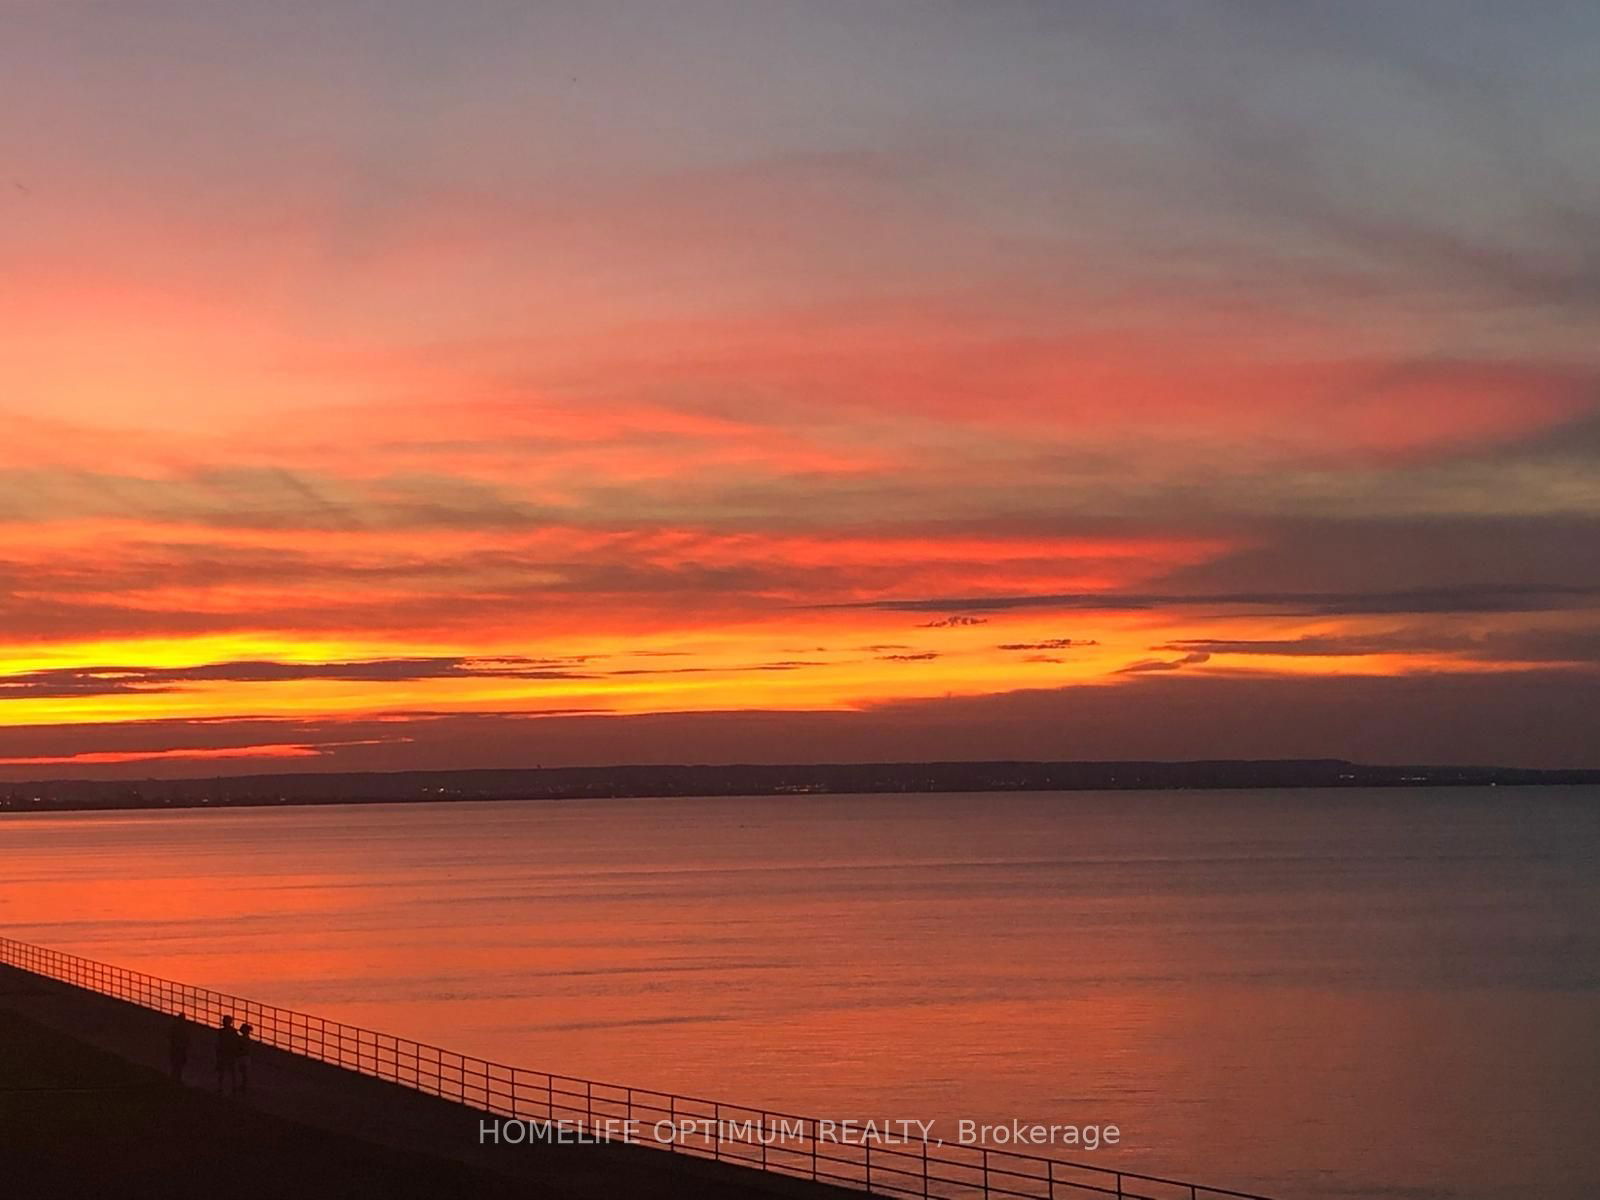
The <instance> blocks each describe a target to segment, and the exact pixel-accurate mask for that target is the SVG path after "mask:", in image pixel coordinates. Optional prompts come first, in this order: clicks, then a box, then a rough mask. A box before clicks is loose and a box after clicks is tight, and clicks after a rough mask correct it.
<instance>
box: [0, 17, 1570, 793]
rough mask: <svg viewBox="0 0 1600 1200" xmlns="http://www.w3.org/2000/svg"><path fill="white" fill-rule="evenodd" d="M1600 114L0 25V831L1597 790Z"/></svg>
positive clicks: (1447, 21)
mask: <svg viewBox="0 0 1600 1200" xmlns="http://www.w3.org/2000/svg"><path fill="white" fill-rule="evenodd" d="M1496 14H1498V15H1496ZM1597 61H1600V7H1596V6H1595V5H1594V4H1592V3H1590V2H1588V0H1583V2H1574V3H1570V4H1566V3H1536V4H1528V5H1522V4H1517V5H1512V4H1503V5H1497V6H1484V5H1467V4H1462V3H1459V2H1458V0H1440V2H1432V0H1408V2H1407V3H1405V4H1393V3H1360V2H1356V0H1347V2H1344V3H1340V4H1337V5H1326V4H1325V5H1308V4H1300V3H1290V2H1284V3H1270V2H1265V0H1260V2H1247V0H1237V2H1233V3H1221V2H1218V3H1208V2H1202V0H1194V2H1183V3H1178V2H1171V3H1158V2H1150V3H1138V4H1090V3H1083V4H1076V3H1065V2H1046V0H1040V2H1027V3H1023V2H1018V3H1008V2H1004V0H983V2H981V3H939V2H933V0H926V2H921V3H896V2H891V0H881V2H880V0H872V2H867V0H852V2H849V3H845V2H833V0H795V2H792V3H766V2H762V0H725V2H711V0H663V2H659V3H657V2H647V0H635V2H633V3H605V2H590V3H572V4H563V3H549V2H540V3H528V2H527V0H505V2H499V3H496V2H488V0H462V2H459V3H452V4H442V3H438V2H437V0H429V2H426V3H424V2H421V0H382V2H378V0H368V2H365V3H356V2H352V0H316V2H315V3H313V2H311V0H274V2H273V3H269V4H217V3H213V2H209V0H206V2H201V0H192V2H167V0H106V2H104V3H88V2H83V0H0V96H3V97H4V104H3V105H0V671H3V674H0V778H7V779H26V778H38V777H50V776H63V775H86V776H89V775H100V776H105V775H126V776H145V775H171V774H191V775H192V774H214V773H235V772H249V771H258V770H344V769H369V768H376V769H399V768H408V767H471V766H480V765H486V766H515V765H533V764H536V763H544V764H547V765H548V764H556V763H604V762H615V761H632V762H640V761H697V762H736V761H760V760H766V761H774V760H778V761H783V760H790V761H806V760H814V759H833V758H839V759H900V758H930V757H931V758H959V759H968V758H999V757H1029V758H1116V757H1151V758H1174V757H1227V756H1250V757H1290V756H1324V757H1335V756H1338V757H1352V758H1363V759H1368V760H1372V761H1391V762H1393V761H1418V762H1440V761H1455V762H1498V763H1507V764H1516V765H1532V766H1600V736H1597V734H1600V718H1597V717H1596V709H1597V707H1600V705H1597V703H1596V702H1597V700H1600V120H1597V119H1596V114H1597V113H1600V71H1597V70H1596V65H1595V64H1596V62H1597Z"/></svg>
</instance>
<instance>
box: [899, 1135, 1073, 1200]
mask: <svg viewBox="0 0 1600 1200" xmlns="http://www.w3.org/2000/svg"><path fill="white" fill-rule="evenodd" d="M922 1200H928V1139H927V1136H926V1135H924V1136H923V1139H922ZM1052 1200H1054V1198H1053V1197H1052Z"/></svg>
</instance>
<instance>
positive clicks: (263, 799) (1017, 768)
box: [0, 759, 1600, 812]
mask: <svg viewBox="0 0 1600 1200" xmlns="http://www.w3.org/2000/svg"><path fill="white" fill-rule="evenodd" d="M1574 783H1600V770H1571V771H1550V770H1523V769H1519V768H1514V767H1440V766H1415V767H1396V766H1365V765H1362V764H1360V763H1351V762H1343V761H1340V760H1338V759H1289V760H1268V761H1226V760H1217V761H1201V762H946V763H806V764H796V765H792V766H767V765H725V766H619V767H554V768H548V769H546V768H528V769H523V770H470V771H400V772H393V773H385V772H375V771H367V772H359V773H349V774H326V775H322V774H304V775H237V776H223V777H219V778H215V779H176V780H146V781H135V782H129V781H126V780H122V781H102V780H87V779H58V780H45V781H41V782H38V783H19V784H8V785H0V810H9V811H13V812H48V811H61V810H67V809H140V808H197V807H201V806H208V807H238V806H259V805H293V804H369V803H381V802H390V803H394V802H399V803H421V802H425V801H426V802H440V801H451V800H569V799H578V798H597V797H624V796H775V795H816V794H830V793H835V794H837V793H861V792H1016V791H1084V790H1110V789H1130V790H1133V789H1173V788H1286V787H1308V788H1341V787H1481V786H1487V785H1496V784H1524V785H1526V784H1574Z"/></svg>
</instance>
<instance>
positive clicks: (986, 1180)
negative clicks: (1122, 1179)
mask: <svg viewBox="0 0 1600 1200" xmlns="http://www.w3.org/2000/svg"><path fill="white" fill-rule="evenodd" d="M1117 1194H1118V1195H1119V1196H1120V1195H1121V1194H1122V1193H1121V1192H1120V1191H1119V1192H1118V1193H1117ZM983 1200H989V1147H987V1146H985V1147H984V1148H983Z"/></svg>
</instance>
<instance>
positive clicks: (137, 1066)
mask: <svg viewBox="0 0 1600 1200" xmlns="http://www.w3.org/2000/svg"><path fill="white" fill-rule="evenodd" d="M167 1029H168V1018H166V1017H165V1016H163V1015H162V1014H160V1013H157V1012H153V1011H151V1010H149V1009H145V1008H141V1007H139V1006H138V1005H134V1004H129V1003H126V1002H123V1001H120V1000H113V999H111V998H109V997H106V996H102V995H99V994H97V993H94V992H88V991H85V990H83V989H80V988H75V987H71V986H68V985H66V984H62V983H58V982H56V981H54V980H49V979H44V978H41V977H39V976H36V975H33V974H30V973H28V972H24V971H19V970H17V969H16V968H13V967H9V966H0V1195H3V1196H18V1197H23V1196H26V1197H29V1198H30V1200H49V1198H53V1197H73V1198H89V1197H102V1196H103V1197H131V1198H133V1200H143V1198H145V1197H149V1198H150V1200H190V1198H193V1200H232V1198H234V1197H242V1198H245V1200H254V1198H256V1197H260V1198H262V1200H267V1198H269V1197H270V1198H272V1200H280V1198H282V1197H293V1198H294V1200H324V1198H327V1200H332V1198H334V1197H339V1198H340V1200H356V1198H365V1197H376V1196H382V1197H386V1198H395V1200H410V1198H413V1197H414V1198H416V1200H453V1198H455V1197H475V1198H476V1197H483V1198H484V1200H500V1198H501V1197H507V1198H509V1197H512V1196H517V1197H523V1198H529V1200H539V1198H559V1200H677V1198H680V1197H681V1198H684V1200H689V1198H696V1200H698V1198H701V1197H704V1198H705V1200H736V1198H737V1200H743V1198H758V1197H761V1198H767V1200H770V1198H771V1197H774V1196H789V1197H795V1198H797V1200H799V1198H810V1197H815V1198H819V1200H823V1198H827V1197H847V1196H856V1195H859V1193H855V1192H843V1191H840V1190H838V1189H835V1188H830V1187H825V1186H822V1185H818V1184H813V1183H811V1182H809V1181H801V1180H793V1179H787V1178H784V1177H780V1176H772V1175H764V1174H761V1173H759V1172H756V1171H752V1170H747V1169H742V1168H737V1167H731V1166H728V1165H726V1164H721V1163H714V1162H709V1161H705V1160H702V1159H697V1158H690V1157H686V1156H683V1155H674V1154H667V1153H665V1152H664V1151H660V1150H655V1149H647V1148H644V1147H639V1146H626V1145H621V1144H612V1145H586V1146H570V1145H569V1146H559V1145H556V1146H552V1145H548V1144H543V1143H534V1144H524V1145H519V1146H505V1145H501V1146H495V1145H482V1144H480V1139H479V1136H478V1130H479V1116H478V1114H476V1113H474V1112H472V1111H470V1110H468V1109H466V1108H463V1107H461V1106H459V1105H455V1104H451V1103H448V1102H445V1101H442V1100H439V1099H437V1098H435V1097H432V1096H425V1095H422V1094H420V1093H417V1092H414V1091H411V1090H410V1089H407V1088H403V1087H398V1086H396V1085H394V1084H390V1083H385V1082H382V1081H380V1080H376V1079H372V1078H369V1077H367V1076H362V1075H357V1074H355V1073H354V1072H351V1071H345V1070H341V1069H339V1068H337V1067H331V1066H328V1065H326V1064H323V1063H318V1062H313V1061H311V1060H309V1059H305V1058H301V1057H299V1056H297V1055H290V1054H285V1053H282V1052H280V1051H274V1050H271V1049H269V1048H267V1047H259V1046H258V1047H257V1048H256V1050H255V1053H254V1054H253V1055H252V1061H251V1080H250V1088H249V1092H248V1095H246V1096H241V1097H235V1096H224V1095H219V1094H217V1092H216V1091H215V1088H214V1075H213V1073H212V1053H211V1039H210V1035H209V1033H208V1031H206V1030H203V1029H201V1030H197V1035H196V1037H195V1039H194V1042H195V1044H194V1047H193V1051H192V1053H191V1058H190V1063H189V1068H188V1086H180V1085H179V1084H176V1083H174V1082H172V1081H171V1080H169V1079H168V1078H167V1075H166V1073H165V1071H164V1069H162V1068H161V1065H160V1064H162V1063H164V1060H165V1056H166V1053H167V1050H166V1047H167V1040H166V1038H167Z"/></svg>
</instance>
